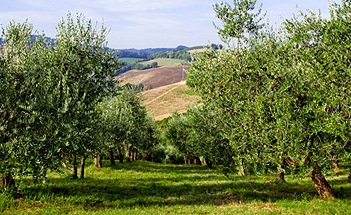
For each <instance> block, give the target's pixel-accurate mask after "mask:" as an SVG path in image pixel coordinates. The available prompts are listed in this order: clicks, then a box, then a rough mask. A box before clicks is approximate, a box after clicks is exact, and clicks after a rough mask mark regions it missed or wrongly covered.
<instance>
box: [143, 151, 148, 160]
mask: <svg viewBox="0 0 351 215" xmlns="http://www.w3.org/2000/svg"><path fill="white" fill-rule="evenodd" d="M148 158H149V154H148V153H147V152H144V154H143V158H142V160H143V161H147V159H148Z"/></svg>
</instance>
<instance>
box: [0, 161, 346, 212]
mask: <svg viewBox="0 0 351 215" xmlns="http://www.w3.org/2000/svg"><path fill="white" fill-rule="evenodd" d="M104 165H105V167H104V168H102V169H97V168H95V167H94V166H92V165H90V166H88V168H87V170H86V179H75V180H74V179H71V178H70V177H68V173H62V174H57V173H50V174H49V177H48V179H49V183H48V184H47V185H43V186H33V185H31V184H29V182H27V183H28V184H27V185H26V186H25V187H26V188H25V189H23V196H22V197H20V198H17V199H15V200H13V199H11V198H9V197H8V198H7V196H6V194H2V195H1V199H0V213H1V214H350V211H351V185H350V184H348V183H347V182H346V180H347V171H344V172H340V173H339V174H338V175H336V176H330V177H328V180H329V181H330V182H331V185H332V187H333V188H334V189H335V190H336V194H337V196H338V199H337V200H322V199H320V198H318V197H317V194H316V191H315V189H314V187H313V185H312V183H311V180H310V179H309V178H301V179H297V178H293V177H287V183H282V182H276V181H275V175H265V176H240V177H239V176H236V175H229V178H227V177H225V176H224V175H223V173H222V172H221V171H220V168H219V167H218V168H217V169H206V168H205V167H202V166H183V165H168V164H155V163H150V162H141V161H139V162H135V163H125V164H122V165H121V164H117V165H116V166H114V167H111V166H109V164H108V163H106V162H104Z"/></svg>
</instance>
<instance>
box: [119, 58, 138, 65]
mask: <svg viewBox="0 0 351 215" xmlns="http://www.w3.org/2000/svg"><path fill="white" fill-rule="evenodd" d="M142 60H143V59H142V58H119V59H118V61H119V62H120V63H127V64H133V63H137V62H139V61H142Z"/></svg>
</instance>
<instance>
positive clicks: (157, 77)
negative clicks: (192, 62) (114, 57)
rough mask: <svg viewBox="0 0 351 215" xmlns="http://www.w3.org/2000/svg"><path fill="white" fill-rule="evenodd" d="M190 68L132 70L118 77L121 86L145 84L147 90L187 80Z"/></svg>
mask: <svg viewBox="0 0 351 215" xmlns="http://www.w3.org/2000/svg"><path fill="white" fill-rule="evenodd" d="M188 69H189V66H163V67H159V68H153V69H147V70H132V71H129V72H126V73H124V74H122V75H120V76H118V78H117V79H118V80H119V81H121V84H126V83H131V84H136V85H138V84H143V85H144V89H145V90H150V89H154V88H158V87H161V86H166V85H169V84H174V83H177V82H180V81H183V80H185V78H186V72H185V71H187V70H188Z"/></svg>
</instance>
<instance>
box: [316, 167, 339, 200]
mask: <svg viewBox="0 0 351 215" xmlns="http://www.w3.org/2000/svg"><path fill="white" fill-rule="evenodd" d="M312 167H313V170H312V173H311V179H312V181H313V184H314V187H315V188H316V189H317V192H318V194H319V196H320V197H322V198H332V199H334V198H335V195H334V192H333V189H332V188H331V186H330V185H329V183H328V181H327V180H326V179H325V177H324V176H323V175H322V174H321V172H320V170H319V166H318V165H317V164H316V163H314V164H313V166H312Z"/></svg>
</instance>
